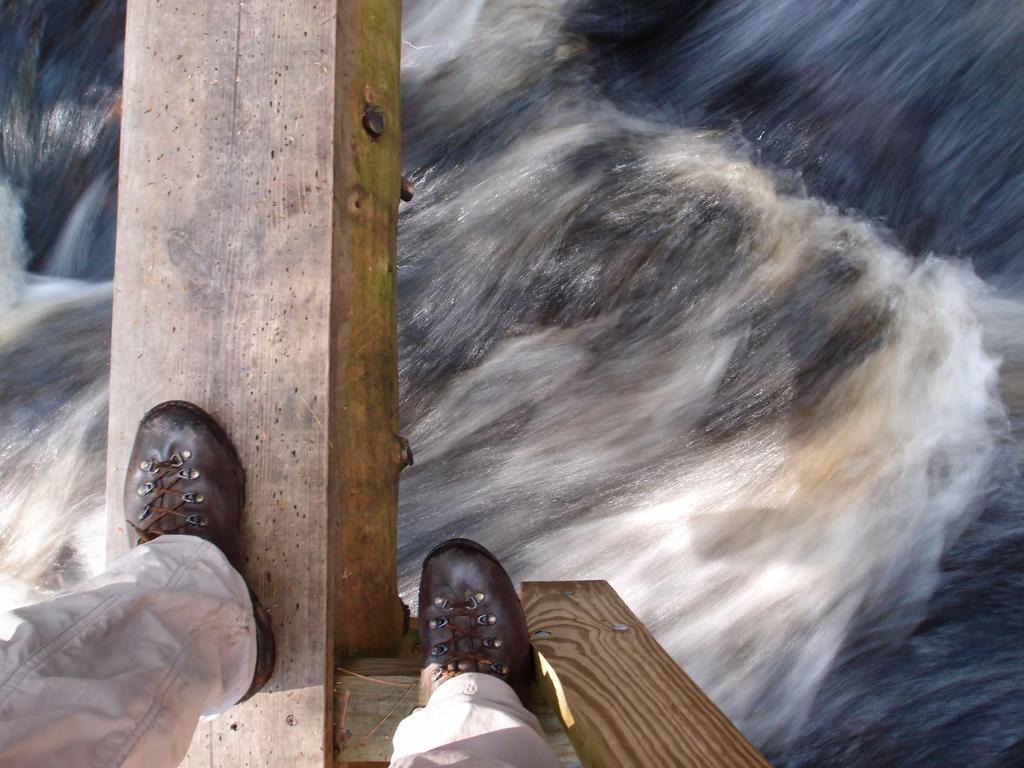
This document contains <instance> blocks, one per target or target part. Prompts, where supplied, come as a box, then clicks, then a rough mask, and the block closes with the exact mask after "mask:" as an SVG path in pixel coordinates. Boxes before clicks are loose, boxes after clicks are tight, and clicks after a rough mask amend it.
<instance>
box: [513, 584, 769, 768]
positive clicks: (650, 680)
mask: <svg viewBox="0 0 1024 768" xmlns="http://www.w3.org/2000/svg"><path fill="white" fill-rule="evenodd" d="M522 596H523V608H524V610H525V611H526V617H527V623H528V624H529V627H530V632H531V639H532V641H533V644H534V649H535V652H536V660H537V674H538V679H539V681H540V682H541V683H542V686H543V688H544V690H545V692H546V694H547V696H548V699H549V700H550V701H551V703H552V705H553V706H554V707H555V708H556V710H558V712H559V715H560V717H561V718H562V721H563V723H564V724H565V727H566V730H567V732H568V734H569V739H570V740H571V741H572V743H573V745H574V746H575V747H576V752H577V754H578V755H579V756H580V759H581V761H582V762H583V765H585V766H588V767H590V766H601V767H602V768H612V767H613V766H622V767H623V768H631V767H633V766H639V765H658V766H707V767H709V768H710V767H712V766H714V767H716V768H718V767H720V768H738V767H739V766H759V767H761V768H763V766H766V765H768V763H767V762H766V761H765V759H764V757H762V756H761V754H760V753H759V752H758V751H757V750H756V749H755V748H754V747H753V746H752V745H751V744H750V742H748V741H747V739H746V738H745V737H744V736H743V734H741V733H740V732H739V730H738V729H737V728H736V726H734V725H733V724H732V722H730V721H729V719H728V718H727V717H726V716H725V715H724V714H723V713H722V712H721V711H720V710H719V709H718V708H717V707H716V706H715V705H714V703H712V701H711V700H710V699H709V698H708V697H707V696H706V695H705V694H704V692H703V691H701V689H700V688H699V687H698V686H697V684H696V683H694V682H693V680H691V679H690V678H689V676H688V675H687V674H686V673H685V672H683V670H682V669H681V668H680V667H679V665H678V664H676V662H675V660H673V659H672V657H671V656H669V655H668V653H667V652H666V651H665V649H664V648H662V647H661V645H660V644H659V643H658V642H657V640H655V639H654V637H653V636H652V635H651V633H650V632H649V631H648V630H647V628H646V627H645V626H644V625H643V623H642V622H641V621H640V620H639V619H638V618H637V617H636V616H635V615H634V614H633V612H632V611H630V610H629V608H628V607H627V606H626V604H625V603H624V602H623V601H622V599H621V598H620V597H619V596H618V594H616V592H615V590H613V589H612V588H611V587H610V586H609V585H608V583H607V582H604V581H566V582H524V583H523V587H522ZM538 633H540V634H538Z"/></svg>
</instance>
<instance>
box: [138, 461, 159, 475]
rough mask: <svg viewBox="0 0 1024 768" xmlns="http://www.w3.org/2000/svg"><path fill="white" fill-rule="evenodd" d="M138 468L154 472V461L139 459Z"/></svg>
mask: <svg viewBox="0 0 1024 768" xmlns="http://www.w3.org/2000/svg"><path fill="white" fill-rule="evenodd" d="M139 469H141V470H142V471H143V472H154V471H155V470H156V462H154V461H153V460H152V459H146V460H145V461H140V462H139Z"/></svg>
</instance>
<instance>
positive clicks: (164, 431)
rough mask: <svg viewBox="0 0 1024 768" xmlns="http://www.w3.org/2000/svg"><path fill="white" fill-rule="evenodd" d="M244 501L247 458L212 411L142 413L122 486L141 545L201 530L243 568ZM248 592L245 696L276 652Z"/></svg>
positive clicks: (265, 619) (177, 406) (179, 406)
mask: <svg viewBox="0 0 1024 768" xmlns="http://www.w3.org/2000/svg"><path fill="white" fill-rule="evenodd" d="M244 503H245V472H244V470H243V469H242V463H241V462H240V461H239V459H238V453H237V452H236V451H235V447H234V445H232V443H231V440H230V439H229V438H228V436H227V433H225V432H224V430H223V429H222V428H221V426H220V425H219V424H217V422H216V421H214V420H213V417H211V416H210V415H209V414H208V413H206V412H205V411H203V410H202V409H201V408H199V407H198V406H195V405H192V404H191V403H186V402H183V401H180V400H172V401H170V402H166V403H161V404H160V405H158V406H156V407H155V408H152V409H151V410H150V411H149V412H148V413H147V414H146V415H145V416H143V417H142V422H141V423H140V424H139V431H138V433H137V434H136V436H135V445H134V446H133V447H132V453H131V457H130V458H129V460H128V476H127V479H126V480H125V489H124V510H125V519H126V520H127V521H128V524H129V525H130V526H131V527H132V529H133V531H134V538H135V543H136V544H144V543H146V542H150V541H153V540H154V539H156V538H159V537H160V536H166V535H168V534H176V535H184V536H197V537H199V538H201V539H205V540H206V541H209V542H210V543H211V544H214V545H216V546H217V547H218V548H219V549H220V551H221V552H223V553H224V554H225V556H226V557H227V559H228V561H229V562H230V563H231V565H233V566H234V567H235V569H236V570H239V571H240V570H241V565H242V554H241V552H242V547H241V535H240V532H239V517H240V515H241V512H242V507H243V505H244ZM249 594H250V596H251V597H252V605H253V613H254V615H255V618H256V645H257V652H256V673H255V676H254V679H253V684H252V687H251V688H250V689H249V691H248V692H247V693H246V694H245V696H244V697H243V698H242V699H241V701H245V700H246V699H248V698H249V697H250V696H252V695H253V694H255V693H256V692H257V691H259V690H260V689H261V688H262V687H263V686H264V685H265V684H266V682H267V681H268V680H269V679H270V675H271V673H272V672H273V670H274V660H275V655H276V654H275V643H274V633H273V630H272V628H271V626H270V617H269V616H268V615H267V612H266V611H265V610H264V609H263V607H262V606H261V605H260V604H259V602H257V600H256V596H255V595H253V594H252V591H251V590H250V592H249Z"/></svg>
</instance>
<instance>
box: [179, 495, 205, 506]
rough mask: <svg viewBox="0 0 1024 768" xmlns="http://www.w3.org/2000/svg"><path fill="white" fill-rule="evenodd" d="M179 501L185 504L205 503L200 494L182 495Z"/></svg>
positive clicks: (203, 497)
mask: <svg viewBox="0 0 1024 768" xmlns="http://www.w3.org/2000/svg"><path fill="white" fill-rule="evenodd" d="M181 500H182V501H184V502H185V503H186V504H202V503H203V502H204V501H206V497H205V496H203V494H201V493H186V494H184V495H182V497H181Z"/></svg>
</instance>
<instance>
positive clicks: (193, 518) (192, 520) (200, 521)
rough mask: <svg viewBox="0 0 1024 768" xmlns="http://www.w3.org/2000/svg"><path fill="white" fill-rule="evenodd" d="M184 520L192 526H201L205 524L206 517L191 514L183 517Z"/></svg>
mask: <svg viewBox="0 0 1024 768" xmlns="http://www.w3.org/2000/svg"><path fill="white" fill-rule="evenodd" d="M185 522H186V523H188V524H189V525H191V526H192V527H193V528H202V527H203V526H204V525H206V519H205V518H204V517H203V516H202V515H199V514H191V515H189V516H188V517H186V518H185Z"/></svg>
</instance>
